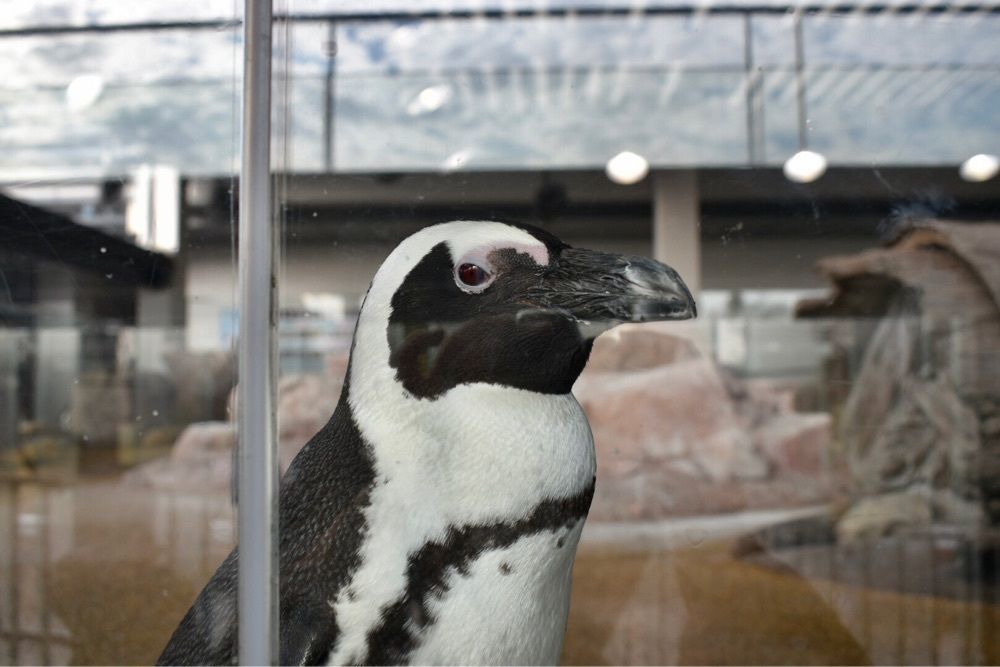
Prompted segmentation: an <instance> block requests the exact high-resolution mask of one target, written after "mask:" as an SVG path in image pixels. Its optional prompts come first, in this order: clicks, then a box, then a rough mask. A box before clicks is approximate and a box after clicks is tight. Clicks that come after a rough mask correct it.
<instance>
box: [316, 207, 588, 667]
mask: <svg viewBox="0 0 1000 667" xmlns="http://www.w3.org/2000/svg"><path fill="white" fill-rule="evenodd" d="M442 242H446V243H447V244H448V247H449V249H450V250H451V254H452V257H453V258H456V259H457V258H461V257H463V256H466V255H467V254H469V253H476V252H480V251H481V249H483V248H494V249H495V248H509V247H513V248H518V249H521V250H522V251H524V252H528V254H530V255H531V256H532V257H534V258H535V259H536V261H538V260H539V259H544V260H545V262H547V261H548V259H549V258H548V253H547V250H546V249H545V245H544V244H542V243H541V242H540V241H538V240H537V239H535V238H534V237H533V236H531V235H530V234H528V233H527V232H525V231H523V230H521V229H517V228H515V227H511V226H509V225H504V224H501V223H481V222H453V223H446V224H443V225H436V226H434V227H429V228H427V229H425V230H423V231H421V232H418V233H417V234H415V235H414V236H411V237H410V238H409V239H407V240H406V241H404V242H403V243H402V244H401V245H400V246H399V247H398V248H397V249H396V250H395V251H393V253H392V254H391V255H390V256H389V258H388V259H387V260H386V262H385V263H384V264H383V266H382V268H381V269H379V271H378V273H377V274H376V276H375V279H374V280H373V282H372V287H371V289H370V291H369V293H368V296H367V298H366V300H365V304H364V306H363V308H362V312H361V315H360V317H359V320H358V328H357V331H356V334H355V346H354V350H353V353H352V359H351V377H350V404H351V408H352V410H353V412H354V416H355V419H356V420H357V423H358V427H359V429H360V431H361V433H362V435H363V436H364V438H365V440H366V441H367V442H369V443H372V446H373V449H374V452H373V454H374V458H375V473H376V486H375V488H374V489H373V491H372V494H371V505H370V506H369V507H368V509H367V510H366V520H367V523H368V534H367V536H366V539H365V541H364V543H363V545H362V553H361V563H362V564H361V566H360V567H359V569H358V571H357V572H356V574H355V576H354V578H353V580H352V582H351V584H350V588H352V589H353V590H354V591H355V592H356V596H355V598H354V600H349V599H348V598H347V595H346V588H347V587H345V590H344V591H343V592H342V593H341V595H340V596H339V597H338V598H337V600H335V601H333V606H334V608H335V610H336V617H337V624H338V626H339V629H340V638H339V640H338V642H337V646H336V648H335V650H334V651H333V654H332V655H331V662H332V663H343V662H346V661H349V660H352V659H355V660H357V659H361V656H363V655H364V653H365V644H366V633H367V631H368V630H369V629H371V628H372V627H374V626H375V625H376V624H377V623H378V620H379V615H380V611H381V609H382V608H383V607H384V606H385V605H388V604H391V603H392V602H394V601H395V600H396V599H397V598H398V597H399V596H400V595H401V594H402V592H403V590H404V588H405V585H406V567H407V559H408V557H409V555H410V554H411V553H413V552H415V551H416V550H418V549H419V548H420V547H421V546H423V545H424V544H425V543H426V542H428V541H431V540H443V539H444V538H445V535H446V531H447V529H448V527H449V526H452V525H456V526H460V525H466V524H476V523H480V524H487V523H491V522H496V521H507V520H514V521H516V520H518V519H522V518H525V517H526V516H527V515H528V513H530V511H531V510H532V509H533V508H534V507H535V506H536V505H537V504H538V503H540V502H542V501H543V500H547V499H552V498H568V497H571V496H574V495H576V494H577V493H579V492H580V491H581V490H582V489H584V488H586V487H587V486H588V485H589V484H590V483H591V481H592V479H593V476H594V471H595V468H596V465H595V458H594V445H593V436H592V435H591V432H590V426H589V424H588V423H587V420H586V417H585V415H584V413H583V410H582V409H581V408H580V405H579V404H578V403H577V402H576V399H574V398H573V396H572V395H570V394H565V395H552V394H538V393H534V392H529V391H525V390H521V389H514V388H511V387H504V386H498V385H490V384H484V383H472V384H463V385H458V386H456V387H454V388H452V389H451V390H449V391H447V392H446V393H444V394H443V395H441V396H439V397H437V398H436V399H435V400H427V399H420V398H417V397H415V396H413V395H412V394H410V393H409V392H407V391H406V390H405V389H404V387H403V386H402V385H401V384H400V383H399V382H398V380H397V379H396V371H395V369H393V368H392V367H391V366H390V364H389V343H388V339H387V335H386V331H387V326H388V322H389V316H390V314H391V302H392V297H393V294H394V293H395V292H396V290H397V289H398V287H399V286H400V285H401V284H402V282H403V280H404V279H405V278H406V276H407V274H408V273H409V272H410V270H411V269H412V268H413V267H414V266H416V264H417V263H419V262H420V261H421V260H422V259H423V257H424V256H425V255H426V254H427V253H428V252H430V250H431V249H433V248H434V247H435V246H437V245H438V244H439V243H442ZM570 548H572V549H573V550H575V544H574V545H571V544H567V545H566V546H564V547H563V551H565V552H566V553H571V552H570V551H569V550H570ZM529 560H530V559H529ZM567 562H568V563H569V564H571V563H572V557H571V556H570V557H568V561H567ZM526 567H528V566H527V565H526ZM568 567H569V565H567V566H566V568H568ZM566 576H568V575H566ZM560 632H561V630H560ZM561 641H562V638H561V635H560V637H559V642H560V645H561ZM460 658H461V656H456V658H455V659H456V660H460Z"/></svg>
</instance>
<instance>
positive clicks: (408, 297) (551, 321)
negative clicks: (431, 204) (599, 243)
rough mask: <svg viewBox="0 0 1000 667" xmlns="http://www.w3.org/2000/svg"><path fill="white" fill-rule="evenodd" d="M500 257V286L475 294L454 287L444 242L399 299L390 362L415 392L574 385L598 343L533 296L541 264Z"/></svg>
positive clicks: (552, 389) (559, 389)
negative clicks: (478, 386) (471, 386)
mask: <svg viewBox="0 0 1000 667" xmlns="http://www.w3.org/2000/svg"><path fill="white" fill-rule="evenodd" d="M500 253H501V255H500V257H499V259H498V260H497V263H498V265H499V274H498V277H497V279H496V280H495V282H494V283H493V284H492V285H490V287H489V288H487V289H486V290H485V291H483V292H482V293H478V294H470V293H466V292H465V291H463V290H462V289H461V288H460V287H459V286H458V285H457V284H456V283H455V280H454V278H453V268H454V267H453V258H452V257H451V253H450V252H449V250H448V247H447V245H446V244H443V243H442V244H439V245H438V246H436V247H435V248H434V249H433V250H432V251H431V252H430V253H428V254H427V256H425V257H424V258H423V259H422V260H421V261H420V263H419V264H417V266H415V267H414V268H413V270H412V271H410V273H409V274H408V275H407V277H406V278H405V279H404V281H403V283H402V284H401V285H400V287H399V289H397V291H396V293H395V294H394V295H393V298H392V314H391V315H390V318H389V325H388V332H387V336H388V342H389V349H390V359H389V362H390V364H391V366H392V367H393V368H395V369H396V377H397V378H398V379H399V381H400V382H401V383H402V384H403V386H404V387H405V388H406V389H407V391H409V392H410V393H412V394H414V395H416V396H418V397H421V398H431V399H433V398H436V397H437V396H440V395H441V394H443V393H444V392H446V391H448V390H449V389H452V388H453V387H456V386H458V385H460V384H467V383H473V382H485V383H490V384H499V385H505V386H510V387H516V388H519V389H527V390H529V391H537V392H540V393H550V394H564V393H568V392H569V391H570V389H571V388H572V386H573V382H575V381H576V378H577V376H579V374H580V371H582V370H583V367H584V365H585V364H586V363H587V358H588V357H589V355H590V348H591V345H592V341H589V340H585V339H584V338H583V337H582V336H581V335H580V332H579V329H578V326H577V324H576V322H574V321H573V320H572V319H570V318H568V317H566V316H565V315H564V314H562V313H556V312H553V311H549V310H545V309H543V308H540V307H538V306H536V305H535V304H533V303H532V302H531V300H530V299H529V298H527V295H529V294H531V293H532V291H533V290H536V291H537V289H538V285H539V284H540V282H541V281H542V280H543V272H544V268H543V267H539V266H538V265H537V264H535V263H534V261H533V260H531V259H530V258H528V257H527V256H526V255H523V254H520V255H519V254H517V253H514V251H513V250H505V251H500ZM505 253H506V254H505Z"/></svg>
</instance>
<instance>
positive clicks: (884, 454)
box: [799, 221, 1000, 539]
mask: <svg viewBox="0 0 1000 667" xmlns="http://www.w3.org/2000/svg"><path fill="white" fill-rule="evenodd" d="M819 268H820V271H821V272H822V273H824V274H825V275H826V276H827V277H828V278H829V279H830V280H831V281H832V282H833V284H834V293H833V294H832V296H831V297H830V298H828V299H822V300H817V301H809V302H804V303H802V304H800V306H799V314H800V315H801V316H806V317H831V318H847V319H843V320H842V321H841V323H840V324H838V325H837V326H835V328H834V342H835V346H839V348H840V350H841V356H842V357H843V358H845V359H846V358H847V357H848V356H849V355H850V351H851V350H856V349H859V348H860V349H863V354H862V357H861V359H860V364H859V370H858V371H857V372H856V374H854V376H853V377H833V378H831V382H833V383H837V384H842V383H843V382H844V381H849V382H850V387H851V389H850V392H849V393H848V394H847V396H846V397H845V400H844V404H843V409H842V412H841V417H840V428H839V435H840V439H841V440H842V442H843V445H844V448H845V451H846V458H847V464H848V466H849V469H850V475H851V490H852V492H853V496H854V498H855V502H854V504H853V506H852V507H851V508H850V509H849V510H848V511H847V513H846V515H845V516H844V517H843V519H842V521H841V523H840V526H839V529H838V530H839V533H840V535H841V537H842V538H845V539H853V538H857V537H862V536H868V537H873V536H878V535H884V534H887V533H889V532H892V531H893V530H895V529H897V528H900V527H906V526H921V525H929V524H930V523H933V522H946V523H951V524H956V525H962V526H968V527H975V526H977V525H979V524H980V522H981V521H982V520H988V521H989V522H990V523H992V524H997V523H1000V411H998V406H1000V352H998V351H1000V224H990V223H976V224H969V223H956V222H940V221H938V222H927V223H922V224H919V225H917V226H914V227H911V228H908V229H906V230H904V231H903V232H902V233H901V234H899V235H898V236H897V237H896V238H895V239H894V240H893V241H891V242H890V243H889V244H888V245H886V247H884V248H879V249H873V250H869V251H866V252H863V253H860V254H858V255H853V256H849V257H833V258H829V259H826V260H823V261H822V262H821V263H820V266H819ZM842 365H847V364H842ZM833 366H834V367H835V366H836V364H834V365H833ZM907 503H909V504H910V505H911V507H910V508H908V509H905V510H904V509H903V508H904V506H905V505H906V504H907Z"/></svg>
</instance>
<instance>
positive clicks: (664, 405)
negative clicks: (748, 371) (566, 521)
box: [573, 359, 766, 480]
mask: <svg viewBox="0 0 1000 667" xmlns="http://www.w3.org/2000/svg"><path fill="white" fill-rule="evenodd" d="M573 391H574V394H576V397H577V399H578V400H579V401H580V403H581V405H582V406H583V409H584V411H586V413H587V416H588V418H589V419H590V424H591V427H592V429H593V431H594V438H595V441H596V444H597V452H598V455H597V461H598V474H600V475H606V476H607V477H609V478H621V477H624V476H627V475H629V474H633V473H636V472H637V471H639V470H642V469H646V468H648V467H652V466H662V465H663V464H664V463H665V462H667V461H669V460H671V459H676V458H680V459H685V460H688V461H689V462H690V463H691V464H693V466H694V467H695V468H697V469H698V470H699V471H701V474H702V477H703V478H704V479H707V480H724V479H730V478H746V477H750V478H753V477H760V476H763V475H764V474H766V466H765V465H764V463H763V461H762V460H761V459H760V458H759V457H757V456H756V455H755V453H754V452H753V451H752V450H753V443H752V440H751V439H750V438H749V436H748V435H747V434H746V432H745V430H744V428H743V425H742V424H741V423H740V421H739V420H738V418H737V415H736V413H735V411H734V409H733V402H732V400H731V399H730V397H729V394H728V392H727V391H726V387H725V384H724V383H723V381H722V378H721V376H720V375H719V372H718V370H717V369H716V366H715V364H713V363H712V362H711V361H708V360H705V359H695V360H689V361H682V362H679V363H675V364H672V365H669V366H658V367H655V368H651V369H648V370H644V371H632V372H624V373H602V372H592V371H590V370H588V371H587V372H585V373H584V374H583V375H582V376H581V377H580V379H579V380H578V381H577V383H576V386H575V387H574V389H573ZM688 467H689V468H690V466H688Z"/></svg>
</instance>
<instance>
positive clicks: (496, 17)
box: [0, 0, 1000, 664]
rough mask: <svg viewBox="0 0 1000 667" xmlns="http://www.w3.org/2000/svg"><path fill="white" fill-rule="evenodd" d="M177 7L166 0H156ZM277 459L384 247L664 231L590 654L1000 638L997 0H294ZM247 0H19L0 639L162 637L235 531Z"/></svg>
mask: <svg viewBox="0 0 1000 667" xmlns="http://www.w3.org/2000/svg"><path fill="white" fill-rule="evenodd" d="M154 5H155V6H154ZM276 13H277V16H276V20H277V23H276V29H275V32H276V36H277V38H278V44H277V48H276V51H275V54H274V71H275V83H274V100H275V105H274V113H273V117H274V124H275V136H274V137H273V146H274V150H273V155H274V160H273V165H272V167H273V170H274V174H275V179H274V185H275V197H276V201H277V206H276V210H275V223H276V225H277V226H278V229H279V231H280V236H281V240H280V243H281V249H282V266H281V272H280V279H279V289H280V295H281V310H280V314H281V317H280V348H279V353H280V360H281V368H282V379H281V381H280V388H279V390H280V400H279V406H278V417H279V429H280V435H281V444H280V447H281V461H282V466H285V465H287V463H288V461H289V460H290V459H291V457H292V456H294V453H295V452H296V451H298V448H299V447H301V446H302V445H303V444H304V443H305V441H306V440H308V438H309V437H310V436H311V435H312V434H313V433H314V432H315V431H316V430H317V429H318V428H319V427H320V426H321V425H322V424H323V423H324V422H325V420H326V419H327V418H328V416H329V414H330V412H331V411H332V407H333V405H334V403H335V402H336V399H337V397H338V394H339V388H340V381H341V378H342V375H343V372H344V364H345V359H346V352H347V348H348V345H349V343H350V336H351V332H352V329H353V318H354V317H355V316H356V313H357V310H358V306H359V303H360V299H361V298H362V296H363V294H364V291H365V289H366V288H367V285H368V281H369V280H370V278H371V276H372V274H373V273H374V271H375V269H376V268H377V267H378V265H379V263H380V262H381V260H382V259H383V257H384V256H385V255H386V254H387V253H388V251H389V250H390V249H391V248H392V247H393V246H394V245H395V244H396V243H397V242H398V241H399V240H400V239H402V238H403V237H404V236H406V235H407V234H409V233H410V232H412V231H414V230H415V229H417V228H419V227H420V226H423V225H426V224H430V223H433V222H438V221H444V220H449V219H459V218H473V219H485V218H501V219H503V218H509V219H518V220H523V221H526V222H531V223H534V224H538V225H541V226H543V227H545V228H547V229H550V230H551V231H552V232H554V233H555V234H557V235H558V236H560V237H561V238H563V239H564V240H565V241H567V242H569V243H571V244H574V245H580V246H588V247H593V248H599V249H607V250H614V251H620V252H628V253H632V254H641V255H647V256H654V257H656V258H658V259H662V260H664V261H666V262H668V263H670V264H671V265H673V266H675V267H677V268H678V270H679V271H680V272H681V274H682V275H683V276H684V277H685V279H686V280H687V282H688V284H689V285H691V286H692V288H693V289H694V290H695V291H696V292H697V296H698V300H699V315H700V317H699V319H698V320H697V321H696V322H693V323H675V324H671V325H663V326H661V327H659V328H657V327H652V328H650V327H646V328H638V329H626V330H624V331H622V332H619V333H617V334H615V335H613V336H610V337H607V338H606V339H602V340H601V341H600V343H599V345H598V346H597V348H596V349H595V353H594V358H593V359H592V361H591V365H590V367H589V369H588V371H587V372H586V373H585V375H584V376H583V377H582V378H581V380H580V383H579V384H578V385H577V387H576V389H575V391H576V394H577V396H578V398H579V399H580V401H581V403H582V404H583V405H584V407H585V409H587V411H588V414H589V416H590V418H591V422H592V424H593V427H594V432H595V436H596V438H597V444H598V449H599V469H600V477H599V483H598V496H597V498H596V499H595V505H594V508H593V511H592V514H591V520H590V523H589V524H588V528H587V531H586V532H585V534H584V544H583V546H582V550H581V556H580V560H579V563H578V567H577V573H576V577H577V583H576V595H575V598H574V608H573V612H572V616H571V624H570V633H569V637H568V640H567V649H566V656H565V660H566V661H567V662H570V663H587V664H623V663H671V664H753V663H761V664H776V663H791V664H805V663H812V662H824V663H831V664H832V663H842V664H860V663H866V662H885V663H920V664H928V663H938V664H942V663H964V664H981V663H982V664H994V663H996V662H998V661H1000V639H998V637H1000V633H998V632H997V629H998V624H1000V607H998V606H997V604H998V601H997V591H998V588H997V585H998V584H997V576H998V570H1000V555H998V552H1000V533H997V526H998V524H1000V386H998V384H997V383H998V380H997V378H1000V275H998V273H997V268H996V267H997V266H1000V261H998V260H1000V225H998V222H1000V178H997V172H998V169H1000V160H998V157H997V155H998V153H1000V39H998V38H997V36H998V35H1000V5H998V4H993V3H990V2H980V3H961V4H958V3H950V2H938V1H936V0H934V1H931V0H905V1H904V0H887V1H885V2H880V3H875V4H872V3H859V4H850V3H847V4H845V3H843V2H832V1H828V0H812V1H809V2H806V1H800V0H793V1H791V2H788V1H778V0H765V1H763V2H750V1H747V0H734V1H731V2H727V3H716V2H707V3H706V2H699V3H684V2H681V1H678V0H663V1H657V0H649V1H641V2H636V1H634V0H630V1H629V2H624V1H622V2H619V1H616V0H549V1H547V2H537V1H535V0H505V1H504V2H499V1H494V0H452V1H450V2H444V1H442V0H419V1H417V0H410V1H408V2H403V1H393V0H367V1H361V0H358V1H354V0H346V1H341V2H333V1H332V0H288V2H285V3H276ZM241 50H242V44H241V30H240V16H239V15H238V14H237V8H236V6H235V5H234V3H232V2H222V1H221V0H209V1H204V0H202V1H200V2H193V1H191V2H187V1H180V0H178V1H175V2H171V3H160V4H156V3H154V4H149V3H141V4H139V5H135V4H134V3H133V4H127V5H126V4H122V3H119V2H114V1H112V0H41V1H39V0H6V2H5V6H4V10H3V12H2V13H0V476H2V484H0V491H2V497H0V581H2V582H3V583H2V584H0V662H5V663H8V664H36V663H60V664H62V663H70V662H72V663H76V664H82V663H84V664H89V663H105V664H113V663H139V662H152V661H153V660H154V659H155V657H156V656H157V655H158V652H159V650H160V648H161V647H162V645H163V643H164V642H165V641H166V638H167V636H168V635H169V633H170V632H171V631H172V629H173V627H174V626H175V625H176V623H177V621H178V620H179V618H180V616H181V614H183V612H184V610H185V609H186V608H187V605H188V604H189V603H190V601H191V599H192V597H193V595H194V593H195V592H196V591H197V590H198V589H199V588H200V586H201V585H202V584H203V583H204V581H205V580H206V579H207V577H208V576H209V574H210V573H211V571H212V570H213V569H214V567H215V566H216V564H217V563H218V562H219V561H220V560H221V558H222V557H223V556H224V555H225V553H227V551H228V549H229V548H230V547H231V545H232V543H233V539H234V536H233V530H232V523H231V520H232V508H231V506H230V499H229V488H230V478H231V471H230V462H231V451H232V447H233V445H234V442H235V435H234V431H233V427H232V425H231V421H230V420H231V409H230V408H231V405H230V404H231V400H232V399H231V390H232V387H233V386H234V383H235V381H236V377H235V363H234V360H233V358H232V354H231V350H232V341H233V339H234V337H235V336H237V335H238V331H237V330H236V325H235V322H236V317H235V312H236V311H235V307H236V306H235V296H234V294H235V278H236V271H235V258H234V248H235V241H236V239H235V234H236V231H235V230H236V224H235V222H236V219H237V216H238V214H239V211H238V210H236V209H237V207H236V203H235V202H236V201H237V197H236V191H237V188H238V187H239V184H238V182H237V179H236V172H237V171H238V158H239V155H238V150H239V143H238V137H239V127H238V124H239V101H240V94H241V90H240V77H241V74H242V73H241V67H242V51H241Z"/></svg>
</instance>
